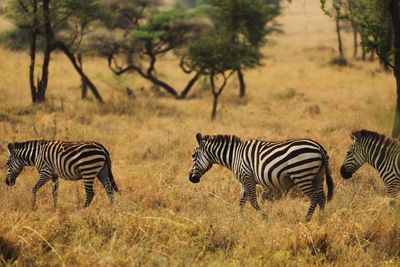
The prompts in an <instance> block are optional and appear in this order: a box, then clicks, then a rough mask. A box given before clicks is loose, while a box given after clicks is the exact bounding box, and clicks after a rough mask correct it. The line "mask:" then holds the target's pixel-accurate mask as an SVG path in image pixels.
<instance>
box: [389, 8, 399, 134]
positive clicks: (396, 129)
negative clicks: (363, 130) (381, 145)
mask: <svg viewBox="0 0 400 267" xmlns="http://www.w3.org/2000/svg"><path fill="white" fill-rule="evenodd" d="M389 9H390V13H391V17H392V23H393V33H394V49H395V51H394V53H395V54H394V68H393V73H394V77H395V79H396V93H397V99H396V110H395V115H394V125H393V131H392V136H393V137H395V138H398V137H399V136H400V15H399V11H400V8H399V1H398V0H390V3H389Z"/></svg>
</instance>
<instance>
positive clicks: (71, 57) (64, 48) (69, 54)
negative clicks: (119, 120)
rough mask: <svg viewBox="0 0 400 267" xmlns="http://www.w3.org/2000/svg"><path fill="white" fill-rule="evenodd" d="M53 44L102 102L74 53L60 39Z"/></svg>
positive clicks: (102, 101)
mask: <svg viewBox="0 0 400 267" xmlns="http://www.w3.org/2000/svg"><path fill="white" fill-rule="evenodd" d="M55 46H56V47H57V48H58V49H60V50H61V51H63V52H64V54H65V55H66V56H67V57H68V59H69V60H70V61H71V63H72V65H73V66H74V68H75V70H76V71H77V72H78V73H79V75H80V76H81V79H83V80H84V81H85V83H86V84H87V86H88V87H89V89H90V91H92V93H93V95H94V96H95V98H96V99H97V101H99V102H100V103H104V100H103V98H102V97H101V95H100V93H99V91H98V90H97V88H96V86H95V85H94V84H93V83H92V81H91V80H90V79H89V77H87V76H86V74H85V73H84V72H83V70H82V68H81V67H79V65H78V63H77V61H76V59H75V56H74V54H73V53H72V52H71V51H70V50H69V48H68V47H67V46H66V45H65V44H64V43H63V42H61V41H58V42H56V43H55Z"/></svg>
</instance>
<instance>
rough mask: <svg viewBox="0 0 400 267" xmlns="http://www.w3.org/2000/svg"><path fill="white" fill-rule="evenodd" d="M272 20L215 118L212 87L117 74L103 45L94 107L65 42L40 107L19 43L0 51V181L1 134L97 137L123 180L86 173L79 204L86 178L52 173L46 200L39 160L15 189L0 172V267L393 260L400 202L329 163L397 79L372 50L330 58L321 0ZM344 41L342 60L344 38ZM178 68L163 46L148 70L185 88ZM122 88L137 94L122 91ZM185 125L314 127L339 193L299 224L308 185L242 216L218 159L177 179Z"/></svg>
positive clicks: (384, 127)
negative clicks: (56, 181) (178, 96)
mask: <svg viewBox="0 0 400 267" xmlns="http://www.w3.org/2000/svg"><path fill="white" fill-rule="evenodd" d="M280 22H281V23H282V24H283V29H284V31H285V34H284V35H281V36H278V37H275V38H273V40H271V43H270V44H269V45H266V46H265V48H264V54H265V55H266V58H265V59H264V61H263V66H262V67H261V68H259V69H256V70H251V71H248V72H246V80H247V84H248V94H247V96H246V98H245V99H243V100H239V99H238V97H237V95H238V90H237V83H236V82H235V81H231V83H230V84H229V87H228V88H227V89H226V91H225V92H224V93H223V95H222V97H221V102H220V106H219V110H218V116H217V120H216V121H213V122H211V121H210V120H209V116H210V112H211V96H210V93H209V91H206V90H204V89H201V86H200V85H199V86H198V87H197V88H196V89H195V91H193V93H192V94H191V97H190V98H189V99H188V100H184V101H177V100H174V99H171V98H170V97H168V96H166V95H165V94H163V93H160V92H157V91H154V90H151V89H150V87H151V86H150V85H149V84H148V83H146V82H145V81H143V80H141V79H139V78H138V77H137V76H135V75H126V76H122V77H115V76H113V75H112V73H111V72H110V71H109V70H108V69H107V67H106V62H105V61H104V60H102V59H98V58H90V59H87V60H86V62H85V68H86V71H87V73H88V74H89V75H90V77H92V78H93V80H94V81H95V83H96V84H97V85H98V87H99V89H100V90H101V92H102V93H103V95H104V98H105V100H106V102H107V103H106V104H105V105H101V106H100V105H98V104H97V103H96V102H95V101H94V100H92V101H81V100H80V99H79V98H80V92H79V77H78V76H77V75H76V74H75V73H74V71H73V69H72V68H71V66H70V65H69V63H68V61H67V60H66V59H65V58H64V57H63V56H62V55H55V56H54V58H53V61H52V63H51V69H50V75H51V79H50V83H49V90H48V97H47V102H46V104H45V105H31V103H30V96H29V88H28V80H27V73H28V63H29V62H28V60H29V58H28V54H27V52H10V51H8V50H6V49H3V48H2V49H0V51H1V52H0V53H1V58H0V63H1V64H0V81H1V83H0V92H1V94H0V129H1V130H0V136H1V138H0V162H2V164H0V171H1V173H3V178H4V179H5V176H6V167H5V161H6V158H7V151H6V145H7V143H8V142H11V141H21V140H29V139H37V138H44V139H61V140H95V141H98V142H101V143H102V144H104V145H105V146H106V147H107V148H108V149H109V150H110V152H111V158H112V162H113V172H114V176H115V179H116V182H117V184H118V185H119V187H120V188H121V191H122V192H121V194H118V195H117V196H116V204H115V205H114V206H110V205H109V202H108V199H107V197H106V194H105V192H104V190H103V189H102V187H101V186H100V183H98V182H96V186H95V192H96V195H95V197H94V201H93V203H92V205H91V206H90V208H88V209H82V208H81V207H82V206H83V201H84V191H83V184H82V183H80V182H66V181H63V180H62V181H61V184H60V193H59V207H58V208H57V209H56V210H53V208H52V199H51V186H50V185H46V186H44V187H43V188H42V190H41V191H39V193H38V209H37V210H32V209H31V200H32V196H31V189H32V186H33V185H34V183H35V182H36V180H37V177H38V175H37V173H36V171H35V170H33V169H28V168H27V169H26V170H25V171H24V172H23V173H22V174H21V176H20V177H19V178H18V179H17V184H16V186H15V187H12V188H9V187H7V186H6V185H5V183H4V182H2V183H0V192H1V193H0V218H1V219H0V251H1V261H0V262H1V264H0V265H11V266H13V265H15V266H32V265H35V266H60V265H61V266H62V265H65V266H94V265H95V266H133V265H156V266H164V265H185V266H186V265H200V266H201V265H214V266H220V265H225V264H227V265H250V266H251V265H258V266H261V265H264V266H303V265H342V266H348V265H355V266H376V265H385V266H386V265H388V266H398V265H399V264H400V260H399V257H400V208H399V205H397V206H395V207H394V208H389V206H388V199H387V197H386V195H385V188H384V186H383V184H382V182H381V181H380V178H379V177H378V174H377V173H376V171H374V170H372V169H371V168H369V167H363V168H362V169H361V170H360V171H359V172H358V173H357V174H356V175H355V177H354V178H353V179H352V180H349V181H344V180H342V179H341V178H340V174H339V172H338V170H339V168H340V164H341V162H342V160H343V158H344V154H345V151H346V148H347V145H348V144H349V142H350V138H349V133H350V132H351V131H352V130H353V129H358V128H366V129H370V130H374V131H378V132H380V133H385V134H390V129H391V126H392V120H393V116H392V115H393V114H392V113H393V106H394V97H395V92H394V88H395V87H394V79H393V77H392V75H391V74H389V73H385V72H384V71H382V70H381V68H380V67H379V65H378V63H377V62H362V61H359V60H352V61H351V67H344V68H340V67H336V66H332V65H330V64H329V62H330V60H331V59H332V58H333V57H334V56H335V55H336V52H335V49H336V39H335V33H334V24H333V22H332V21H331V20H330V18H329V17H326V16H324V15H323V13H322V11H321V10H320V9H319V1H317V0H313V1H307V2H303V1H293V3H292V4H287V6H286V7H285V10H284V14H283V16H282V17H281V19H280ZM4 27H9V26H7V25H6V26H4ZM345 40H346V42H347V43H346V45H347V46H346V48H347V50H346V53H347V55H348V56H349V57H350V55H351V51H350V47H351V45H350V36H347V39H345ZM175 66H176V62H175V61H174V59H173V57H172V56H167V57H165V58H164V59H163V61H162V63H161V68H160V73H159V75H163V77H165V78H167V79H168V80H169V81H171V83H173V84H176V85H178V86H179V85H181V86H183V84H184V81H185V79H186V77H185V76H184V75H182V74H180V72H179V70H178V68H177V67H175ZM126 86H129V87H131V88H133V89H134V93H135V95H136V98H135V99H128V98H126V95H125V87H126ZM141 86H144V87H145V88H146V89H145V90H143V91H142V90H140V89H138V88H140V87H141ZM196 132H202V133H206V134H214V133H224V134H235V135H238V136H240V137H242V138H259V139H264V140H281V139H288V138H303V137H306V138H312V139H315V140H317V141H319V142H320V143H321V144H323V146H324V147H325V148H326V150H327V151H328V154H329V155H330V162H331V168H332V171H333V176H334V180H335V185H336V190H335V196H334V199H333V201H332V202H330V203H329V204H328V205H327V209H326V212H325V214H324V215H323V216H321V217H319V216H317V214H316V216H314V218H313V219H312V221H311V222H310V223H306V222H305V220H304V215H305V213H306V210H307V208H308V205H309V202H308V200H307V199H306V198H292V197H285V198H283V199H281V200H278V201H275V202H273V203H269V202H265V203H263V204H262V207H263V209H264V210H266V211H267V212H268V214H269V219H268V220H267V221H262V220H261V219H260V218H259V216H258V215H257V213H256V212H255V211H254V210H253V209H252V208H251V207H250V205H249V204H247V206H246V208H245V213H244V215H243V216H242V217H240V216H239V207H238V201H239V185H238V183H237V182H236V181H235V179H234V178H233V175H232V174H231V173H230V172H229V171H228V170H226V169H223V168H221V167H214V168H213V169H212V170H210V171H209V173H207V174H206V175H205V176H204V177H203V178H202V181H201V183H200V184H198V185H193V184H191V183H190V182H189V181H188V169H189V168H190V165H191V158H190V155H191V151H192V149H193V148H194V147H195V133H196Z"/></svg>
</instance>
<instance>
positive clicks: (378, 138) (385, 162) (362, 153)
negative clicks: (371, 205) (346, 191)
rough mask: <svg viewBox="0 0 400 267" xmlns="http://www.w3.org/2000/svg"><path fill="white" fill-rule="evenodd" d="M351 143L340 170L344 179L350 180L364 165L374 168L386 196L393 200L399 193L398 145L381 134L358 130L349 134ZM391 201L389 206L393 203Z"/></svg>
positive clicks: (399, 162) (399, 147) (399, 153)
mask: <svg viewBox="0 0 400 267" xmlns="http://www.w3.org/2000/svg"><path fill="white" fill-rule="evenodd" d="M351 139H352V142H351V144H350V146H349V148H348V150H347V154H346V157H345V159H344V162H343V164H342V166H341V168H340V174H341V175H342V177H343V178H344V179H350V178H351V177H352V175H353V173H355V172H356V171H357V170H358V169H359V168H360V167H361V166H362V165H363V164H364V163H368V164H369V165H371V166H372V167H373V168H375V169H376V170H377V171H378V172H379V174H380V176H381V178H382V180H383V182H384V184H385V186H386V191H387V194H388V195H389V196H390V197H391V198H393V199H394V198H395V197H396V196H397V195H398V193H399V192H400V144H399V142H398V141H396V140H394V139H390V138H387V137H385V136H384V135H382V134H379V133H376V132H372V131H368V130H358V131H354V132H352V133H351ZM393 199H392V201H391V204H393V203H394V200H393Z"/></svg>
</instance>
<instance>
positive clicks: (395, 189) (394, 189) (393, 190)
mask: <svg viewBox="0 0 400 267" xmlns="http://www.w3.org/2000/svg"><path fill="white" fill-rule="evenodd" d="M399 192H400V185H397V184H389V185H387V187H386V193H387V194H388V195H389V197H390V202H389V206H394V204H396V197H397V195H398V194H399Z"/></svg>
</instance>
